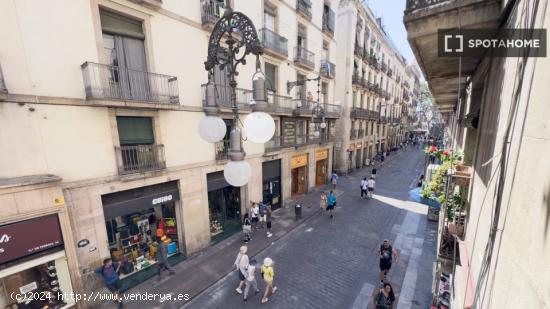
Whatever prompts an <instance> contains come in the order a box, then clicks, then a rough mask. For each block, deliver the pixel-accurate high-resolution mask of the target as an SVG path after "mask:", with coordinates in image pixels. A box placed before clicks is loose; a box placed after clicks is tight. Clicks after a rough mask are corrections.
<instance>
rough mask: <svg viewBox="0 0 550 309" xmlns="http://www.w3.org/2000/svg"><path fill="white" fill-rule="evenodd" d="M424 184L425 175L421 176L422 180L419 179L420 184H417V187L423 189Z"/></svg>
mask: <svg viewBox="0 0 550 309" xmlns="http://www.w3.org/2000/svg"><path fill="white" fill-rule="evenodd" d="M423 183H424V174H422V175H420V178H418V183H417V184H416V186H417V187H422V184H423Z"/></svg>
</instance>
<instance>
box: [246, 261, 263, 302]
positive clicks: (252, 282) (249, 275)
mask: <svg viewBox="0 0 550 309" xmlns="http://www.w3.org/2000/svg"><path fill="white" fill-rule="evenodd" d="M245 282H246V283H245V285H246V287H245V288H244V297H243V300H244V301H247V299H248V292H249V291H250V289H251V288H253V289H254V295H255V294H258V293H259V292H260V290H259V289H258V281H256V260H255V259H254V258H252V259H251V260H250V262H249V263H248V268H247V269H246V281H245Z"/></svg>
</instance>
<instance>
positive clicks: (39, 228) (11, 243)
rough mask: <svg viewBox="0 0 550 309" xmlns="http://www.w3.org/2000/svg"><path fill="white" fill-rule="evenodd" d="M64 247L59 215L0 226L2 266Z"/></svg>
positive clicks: (0, 260)
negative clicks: (54, 248)
mask: <svg viewBox="0 0 550 309" xmlns="http://www.w3.org/2000/svg"><path fill="white" fill-rule="evenodd" d="M60 245H63V237H62V235H61V229H60V228H59V220H58V219H57V215H49V216H45V217H40V218H36V219H31V220H26V221H21V222H17V223H12V224H8V225H3V226H0V264H3V263H6V262H9V261H12V260H15V259H18V258H21V257H25V256H28V255H32V254H34V253H38V252H41V251H44V250H48V249H50V248H53V247H57V246H60Z"/></svg>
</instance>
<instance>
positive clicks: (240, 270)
mask: <svg viewBox="0 0 550 309" xmlns="http://www.w3.org/2000/svg"><path fill="white" fill-rule="evenodd" d="M246 251H248V247H247V246H241V248H240V249H239V254H237V258H236V259H235V263H233V266H234V267H235V268H236V269H237V274H238V276H239V281H240V282H239V286H238V287H237V288H236V289H235V291H237V293H239V294H242V293H243V288H244V285H245V281H246V269H247V268H248V263H249V261H248V255H246Z"/></svg>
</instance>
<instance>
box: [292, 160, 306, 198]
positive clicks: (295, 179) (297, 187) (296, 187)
mask: <svg viewBox="0 0 550 309" xmlns="http://www.w3.org/2000/svg"><path fill="white" fill-rule="evenodd" d="M306 190H307V167H306V166H302V167H297V168H294V169H292V196H295V195H301V194H305V193H306Z"/></svg>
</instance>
